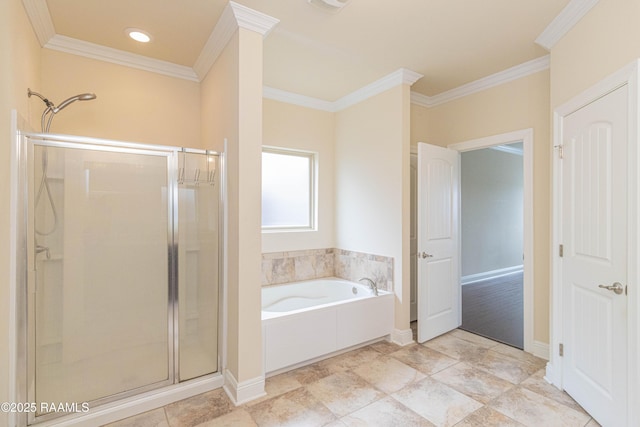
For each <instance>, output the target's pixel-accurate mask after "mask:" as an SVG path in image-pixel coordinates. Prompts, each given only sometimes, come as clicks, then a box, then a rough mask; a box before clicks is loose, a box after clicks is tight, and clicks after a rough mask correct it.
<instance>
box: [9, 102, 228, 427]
mask: <svg viewBox="0 0 640 427" xmlns="http://www.w3.org/2000/svg"><path fill="white" fill-rule="evenodd" d="M32 93H33V92H32ZM33 94H35V93H33ZM35 95H36V96H39V97H40V95H39V94H35ZM74 98H76V97H74ZM74 98H70V99H68V100H66V101H64V102H62V103H61V104H60V105H59V106H58V107H55V106H53V104H51V105H49V104H48V102H49V101H48V100H46V98H44V97H42V99H43V101H45V104H47V109H48V110H50V112H49V113H48V114H51V115H53V114H55V113H56V111H55V110H56V109H57V110H58V111H59V110H60V109H62V108H64V107H66V106H67V105H69V103H71V102H74V101H75V99H74ZM81 99H82V95H81V96H80V98H78V100H81ZM45 121H46V125H50V123H51V118H50V117H49V119H47V120H45V119H44V118H43V123H45ZM46 125H45V126H46ZM47 128H48V126H46V127H45V130H46V129H47ZM18 153H19V158H20V162H19V176H20V188H19V190H20V191H19V195H20V198H21V200H20V203H19V206H20V209H21V210H22V212H21V213H22V214H23V215H22V216H21V217H23V218H24V223H22V224H20V230H19V235H21V236H23V239H24V240H23V244H22V245H21V247H22V249H23V251H24V260H25V262H24V265H23V266H22V268H23V272H22V274H20V275H19V277H22V278H23V283H22V284H21V285H22V286H21V287H19V288H18V292H19V295H18V307H19V309H20V313H23V314H22V315H21V316H22V317H21V321H20V322H19V324H24V325H23V326H24V327H23V328H22V329H23V330H22V333H21V334H20V340H21V341H22V342H23V346H22V349H23V352H24V354H25V355H26V358H25V360H26V364H25V366H22V367H20V370H21V374H20V375H19V377H20V379H22V383H23V385H22V386H19V387H18V388H19V389H20V390H19V393H18V394H19V395H20V397H21V398H23V399H24V401H26V402H34V403H35V404H36V406H35V408H36V409H37V410H36V411H35V412H33V413H29V414H24V415H23V416H24V417H25V420H23V423H28V424H33V423H38V422H41V421H47V420H50V419H52V418H55V417H60V416H65V415H70V414H68V413H65V412H64V411H62V412H60V411H55V410H53V411H52V410H51V409H50V407H48V406H47V405H46V404H51V403H62V404H67V403H76V404H78V405H80V404H83V403H86V404H87V405H88V407H89V408H91V410H100V408H104V407H105V405H107V406H109V405H114V402H120V401H123V400H126V399H132V398H133V397H134V396H140V395H141V394H145V393H146V394H149V393H151V392H153V391H156V390H159V389H163V388H171V387H173V388H175V387H176V385H178V384H181V383H183V382H187V381H189V380H194V379H203V378H204V379H207V378H213V377H216V378H217V377H218V376H220V374H219V373H218V371H219V366H220V359H219V353H220V351H219V335H220V334H219V325H220V322H219V316H220V314H219V313H220V309H219V307H220V301H221V298H220V293H221V286H219V284H220V283H221V280H220V275H221V273H220V265H221V264H220V259H221V253H222V250H221V248H222V231H221V230H222V214H221V212H222V196H223V195H222V192H221V188H222V186H221V179H220V178H221V173H220V170H221V167H222V166H223V163H221V158H220V155H219V154H218V153H214V152H208V151H204V150H194V149H182V148H175V147H166V146H154V145H146V144H134V143H123V142H116V141H105V140H98V139H92V138H84V137H73V136H63V135H54V134H48V133H41V134H22V135H20V138H19V142H18ZM19 214H20V213H19ZM76 408H81V409H82V408H83V407H82V406H76ZM71 415H72V416H78V415H82V414H75V415H74V414H71Z"/></svg>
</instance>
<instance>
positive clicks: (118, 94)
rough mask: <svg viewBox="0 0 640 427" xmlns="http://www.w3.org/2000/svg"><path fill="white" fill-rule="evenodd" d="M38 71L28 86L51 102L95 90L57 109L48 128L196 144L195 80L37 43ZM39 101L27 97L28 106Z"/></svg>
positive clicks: (33, 106) (197, 95)
mask: <svg viewBox="0 0 640 427" xmlns="http://www.w3.org/2000/svg"><path fill="white" fill-rule="evenodd" d="M41 77H42V84H41V85H40V87H32V88H31V89H32V90H35V91H36V92H40V93H42V94H43V95H44V96H46V97H47V98H49V99H50V100H52V101H53V102H54V103H56V104H59V103H60V102H62V101H63V100H65V99H67V98H69V97H70V96H73V95H77V94H79V93H84V92H94V93H95V94H96V96H97V98H96V99H95V100H93V101H85V102H76V103H75V104H73V105H70V106H68V107H67V108H65V109H64V110H62V111H61V112H60V113H58V114H57V115H56V116H55V118H54V119H53V123H52V125H51V129H50V131H51V132H52V133H67V134H72V135H88V136H92V137H96V138H106V139H115V140H121V141H133V142H144V143H148V144H161V145H174V146H179V147H193V148H199V147H200V143H201V139H200V84H199V83H196V82H191V81H187V80H184V79H177V78H174V77H168V76H164V75H161V74H157V73H150V72H148V71H143V70H138V69H135V68H129V67H124V66H122V65H117V64H111V63H108V62H103V61H97V60H94V59H89V58H85V57H82V56H77V55H71V54H68V53H64V52H58V51H55V50H50V49H42V76H41ZM43 107H44V104H43V103H42V102H41V101H40V100H39V99H37V98H35V97H32V98H31V100H30V108H31V109H32V110H34V111H35V112H37V113H38V114H41V113H42V111H44V108H43ZM38 117H39V116H38ZM35 130H37V131H39V130H40V125H39V123H38V124H37V126H36V129H35Z"/></svg>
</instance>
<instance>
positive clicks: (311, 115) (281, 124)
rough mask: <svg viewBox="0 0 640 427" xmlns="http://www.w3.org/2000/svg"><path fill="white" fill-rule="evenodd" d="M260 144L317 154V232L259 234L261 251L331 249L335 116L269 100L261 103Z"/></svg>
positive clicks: (332, 244) (332, 241)
mask: <svg viewBox="0 0 640 427" xmlns="http://www.w3.org/2000/svg"><path fill="white" fill-rule="evenodd" d="M263 108H264V111H263V129H262V135H263V141H262V142H263V144H264V145H269V146H274V147H283V148H293V149H298V150H305V151H313V152H315V153H317V166H318V170H317V176H318V183H317V188H318V194H317V230H316V231H302V232H293V231H288V232H286V233H269V232H268V233H263V235H262V252H265V253H269V252H284V251H294V250H303V249H322V248H332V247H334V246H335V239H334V225H333V223H334V211H333V206H334V204H333V195H334V194H333V193H334V191H333V190H334V189H333V176H334V131H335V129H334V128H335V114H334V113H329V112H326V111H319V110H314V109H311V108H305V107H299V106H297V105H292V104H285V103H282V102H278V101H272V100H270V99H264V101H263Z"/></svg>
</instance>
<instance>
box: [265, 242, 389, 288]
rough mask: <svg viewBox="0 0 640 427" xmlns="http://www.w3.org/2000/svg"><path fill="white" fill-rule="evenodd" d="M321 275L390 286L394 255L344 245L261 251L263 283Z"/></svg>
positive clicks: (315, 277)
mask: <svg viewBox="0 0 640 427" xmlns="http://www.w3.org/2000/svg"><path fill="white" fill-rule="evenodd" d="M321 277H339V278H341V279H346V280H351V281H353V282H357V281H358V279H360V278H362V277H368V278H370V279H373V280H375V281H376V283H377V284H378V287H379V288H380V289H384V290H389V291H390V290H393V258H390V257H385V256H381V255H371V254H365V253H362V252H353V251H347V250H343V249H334V248H331V249H311V250H304V251H290V252H273V253H267V254H262V286H266V285H275V284H280V283H289V282H297V281H299V280H310V279H318V278H321Z"/></svg>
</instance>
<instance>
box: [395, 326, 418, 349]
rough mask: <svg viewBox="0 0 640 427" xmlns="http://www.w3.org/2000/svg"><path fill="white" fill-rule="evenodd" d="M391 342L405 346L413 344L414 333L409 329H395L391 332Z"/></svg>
mask: <svg viewBox="0 0 640 427" xmlns="http://www.w3.org/2000/svg"><path fill="white" fill-rule="evenodd" d="M391 342H392V343H395V344H398V345H401V346H405V345H409V344H411V343H413V331H412V330H411V328H409V329H394V330H393V331H391Z"/></svg>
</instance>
